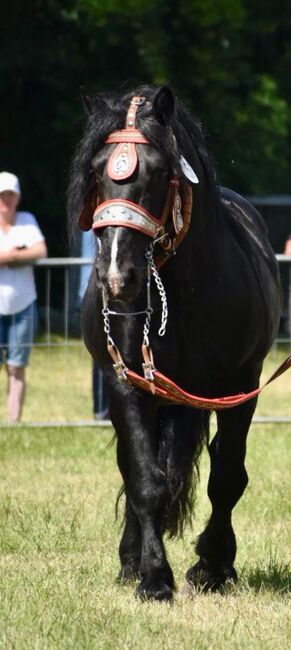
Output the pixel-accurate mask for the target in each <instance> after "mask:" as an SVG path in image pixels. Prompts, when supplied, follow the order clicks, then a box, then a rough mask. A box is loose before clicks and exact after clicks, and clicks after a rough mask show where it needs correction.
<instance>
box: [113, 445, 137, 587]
mask: <svg viewBox="0 0 291 650" xmlns="http://www.w3.org/2000/svg"><path fill="white" fill-rule="evenodd" d="M117 462H118V467H119V470H120V473H121V475H122V478H123V482H124V489H125V490H126V485H127V482H128V475H129V468H128V458H127V454H126V450H125V449H124V445H123V444H122V440H121V439H118V440H117ZM125 498H126V504H125V513H124V531H123V535H122V538H121V541H120V544H119V557H120V564H121V569H120V572H119V575H118V578H117V580H118V582H121V583H124V582H131V581H132V580H135V579H136V578H137V577H138V576H139V565H140V555H141V533H140V525H139V521H138V518H137V517H136V515H135V513H134V511H133V509H132V506H131V504H130V501H129V499H128V497H127V495H126V494H125Z"/></svg>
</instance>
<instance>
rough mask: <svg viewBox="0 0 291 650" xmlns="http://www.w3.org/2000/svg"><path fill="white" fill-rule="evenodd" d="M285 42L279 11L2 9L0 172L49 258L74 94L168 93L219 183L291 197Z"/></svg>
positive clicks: (78, 126)
mask: <svg viewBox="0 0 291 650" xmlns="http://www.w3.org/2000/svg"><path fill="white" fill-rule="evenodd" d="M290 37H291V3H290V2H289V1H288V0H277V1H276V2H274V0H216V1H214V0H2V3H1V22H0V54H1V56H0V168H1V169H8V170H10V171H15V172H16V173H17V174H18V175H19V176H20V177H21V180H22V186H23V194H24V201H23V208H27V209H30V210H31V211H33V212H34V213H35V214H36V215H37V217H38V219H39V222H40V224H41V226H42V228H43V230H44V233H45V235H46V237H47V241H48V245H49V251H50V254H51V255H64V254H66V251H67V249H66V246H67V244H66V229H65V189H66V185H67V176H68V169H69V165H70V159H71V156H72V152H73V150H74V147H75V145H76V143H77V142H78V139H79V138H80V134H81V131H82V112H83V111H82V105H81V100H80V87H81V86H85V87H86V88H88V89H90V90H92V91H93V92H95V91H99V90H105V89H112V88H116V87H118V86H119V85H120V84H121V83H122V82H124V81H125V80H126V81H131V80H132V82H133V83H135V82H140V81H145V82H152V83H156V84H160V83H168V84H170V85H171V87H172V88H173V89H174V91H175V92H176V93H177V94H178V95H179V96H180V98H181V99H182V100H184V101H185V103H186V105H187V106H188V107H189V108H190V109H191V110H192V111H193V112H194V113H195V114H196V115H197V116H198V117H199V118H201V119H202V122H203V124H204V127H205V130H206V134H207V137H208V142H209V146H210V149H211V151H212V153H213V156H214V159H215V161H216V163H217V167H218V169H219V176H220V181H221V182H222V183H223V184H226V185H229V186H231V187H232V188H233V189H235V190H237V191H240V192H242V193H244V194H248V195H250V194H271V193H288V192H290V183H289V179H290V176H291V155H290V134H291V108H290V107H291V102H290V99H291V76H290V64H291V38H290Z"/></svg>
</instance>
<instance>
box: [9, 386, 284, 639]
mask: <svg viewBox="0 0 291 650" xmlns="http://www.w3.org/2000/svg"><path fill="white" fill-rule="evenodd" d="M279 381H280V380H279ZM269 391H270V392H272V389H269ZM111 437H112V430H110V429H101V428H100V429H99V428H77V427H76V428H63V429H62V428H59V429H57V428H55V429H49V428H47V429H37V428H35V429H28V428H25V427H21V428H17V427H15V428H12V429H8V430H6V431H5V430H3V429H2V430H1V431H0V454H1V469H0V494H1V501H0V504H1V505H0V549H1V555H0V571H1V585H0V648H5V650H6V649H9V650H10V649H11V650H12V649H13V650H30V649H35V650H55V649H61V650H65V649H69V648H74V649H76V650H79V649H80V650H83V649H86V650H87V649H95V648H96V649H104V650H113V649H114V650H115V649H116V648H117V649H120V650H121V649H122V650H127V649H134V648H145V650H153V649H154V650H155V649H160V648H161V649H172V648H173V649H175V650H176V649H177V648H182V649H184V648H185V649H187V650H188V648H189V649H192V648H195V649H196V650H204V649H205V650H212V649H213V650H214V649H215V650H216V649H218V650H222V649H223V650H224V649H225V648H226V649H237V650H241V649H246V650H247V649H249V648H251V649H253V648H254V649H256V648H260V649H261V648H262V649H263V648H264V650H265V649H267V650H275V649H277V648H280V650H287V648H288V649H289V648H290V644H291V628H290V559H291V558H290V496H291V495H290V485H289V473H290V461H289V457H288V452H289V453H290V427H288V425H280V426H274V425H269V424H268V425H266V426H265V427H264V426H263V425H259V424H256V425H253V427H252V430H251V432H250V435H249V445H248V456H247V469H248V473H249V477H250V484H249V487H248V489H247V490H246V493H245V495H244V497H243V498H242V499H241V501H240V502H239V504H238V506H237V507H236V509H235V512H234V517H233V520H234V526H235V530H236V534H237V541H238V555H237V562H236V567H237V570H238V573H239V583H238V585H237V586H236V587H235V588H232V589H230V591H229V592H228V593H227V594H226V595H224V596H222V595H219V594H212V595H211V594H208V595H203V594H199V593H198V594H196V595H195V596H194V597H193V598H192V599H189V598H186V597H182V596H181V595H180V594H179V592H178V593H177V595H176V598H175V602H174V605H173V606H169V605H167V604H158V603H146V604H141V603H140V602H138V601H136V600H135V598H134V596H133V592H134V587H133V586H126V587H121V586H118V585H117V584H116V582H115V578H116V575H117V572H118V568H119V566H118V555H117V548H118V541H119V538H120V523H121V522H120V521H117V522H116V521H115V516H114V503H115V496H116V493H117V491H118V489H119V486H120V477H119V473H118V470H117V467H116V463H115V446H114V445H112V446H110V445H109V443H110V440H111ZM208 471H209V463H208V456H207V454H206V453H204V454H203V457H202V462H201V483H200V487H199V494H198V499H197V508H196V517H195V522H194V526H193V530H190V529H188V530H187V531H186V534H185V537H184V539H183V540H173V541H168V540H167V541H166V545H167V551H168V555H169V558H170V562H171V565H172V567H173V570H174V573H175V578H176V582H177V585H178V588H179V589H180V588H181V587H182V585H183V580H184V575H185V572H186V570H187V569H188V567H189V566H190V565H191V564H193V562H194V549H193V540H194V539H195V537H196V535H197V534H198V533H199V532H200V531H201V529H202V528H203V525H204V523H205V521H206V519H207V516H208V514H209V503H208V500H207V496H206V482H207V476H208Z"/></svg>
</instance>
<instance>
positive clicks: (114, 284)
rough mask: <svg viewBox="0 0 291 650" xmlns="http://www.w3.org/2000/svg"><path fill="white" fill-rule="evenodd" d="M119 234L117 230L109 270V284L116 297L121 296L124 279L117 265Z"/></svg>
mask: <svg viewBox="0 0 291 650" xmlns="http://www.w3.org/2000/svg"><path fill="white" fill-rule="evenodd" d="M118 232H119V230H118V228H116V232H115V234H114V238H113V242H112V246H111V259H110V265H109V269H108V284H109V286H110V289H111V291H112V293H113V295H114V296H117V295H118V294H119V292H120V289H121V286H122V278H121V274H120V272H119V269H118V265H117V254H118Z"/></svg>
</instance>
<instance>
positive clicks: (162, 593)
mask: <svg viewBox="0 0 291 650" xmlns="http://www.w3.org/2000/svg"><path fill="white" fill-rule="evenodd" d="M135 595H136V597H137V598H140V600H141V601H142V602H146V601H151V600H152V601H154V600H157V601H159V602H168V603H172V602H173V590H172V589H171V587H169V585H167V584H166V583H165V582H160V583H156V584H155V583H153V582H151V583H147V581H146V580H142V581H141V582H140V584H139V585H138V587H137V588H136V591H135Z"/></svg>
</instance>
